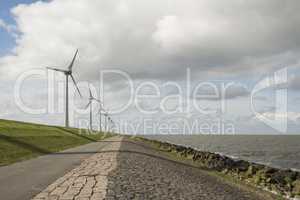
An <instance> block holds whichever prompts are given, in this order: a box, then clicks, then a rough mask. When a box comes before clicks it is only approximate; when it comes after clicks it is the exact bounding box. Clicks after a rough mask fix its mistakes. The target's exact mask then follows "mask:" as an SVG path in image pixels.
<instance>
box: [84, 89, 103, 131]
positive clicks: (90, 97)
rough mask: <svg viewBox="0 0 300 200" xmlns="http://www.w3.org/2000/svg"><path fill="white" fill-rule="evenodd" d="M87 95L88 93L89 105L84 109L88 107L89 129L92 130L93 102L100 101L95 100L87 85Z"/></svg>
mask: <svg viewBox="0 0 300 200" xmlns="http://www.w3.org/2000/svg"><path fill="white" fill-rule="evenodd" d="M89 93H90V96H89V103H88V104H87V105H86V107H85V108H88V107H90V129H91V130H93V107H92V105H93V101H96V102H99V103H100V104H101V102H100V100H98V99H96V98H95V97H94V96H93V94H92V91H91V88H90V85H89Z"/></svg>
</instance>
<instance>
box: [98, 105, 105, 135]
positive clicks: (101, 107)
mask: <svg viewBox="0 0 300 200" xmlns="http://www.w3.org/2000/svg"><path fill="white" fill-rule="evenodd" d="M99 107H100V108H99V111H98V114H99V132H100V133H101V132H102V110H103V111H104V109H103V107H104V106H103V105H102V102H101V101H99Z"/></svg>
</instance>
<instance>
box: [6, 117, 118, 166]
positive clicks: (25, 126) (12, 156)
mask: <svg viewBox="0 0 300 200" xmlns="http://www.w3.org/2000/svg"><path fill="white" fill-rule="evenodd" d="M82 132H85V133H82ZM87 133H88V132H87V131H86V130H81V131H80V130H79V129H75V128H63V127H55V126H46V125H39V124H30V123H24V122H16V121H8V120H0V166H3V165H8V164H11V163H14V162H18V161H22V160H27V159H30V158H33V157H37V156H40V155H44V154H48V153H53V152H58V151H61V150H65V149H68V148H71V147H75V146H79V145H83V144H88V143H90V142H95V141H98V140H101V139H104V138H106V137H110V136H111V135H112V134H103V133H101V134H100V133H98V134H87Z"/></svg>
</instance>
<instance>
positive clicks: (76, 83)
mask: <svg viewBox="0 0 300 200" xmlns="http://www.w3.org/2000/svg"><path fill="white" fill-rule="evenodd" d="M71 78H72V81H73V83H74V85H75V87H76V89H77V91H78V93H79V95H80V97H82V95H81V92H80V90H79V88H78V86H77V83H76V81H75V79H74V77H73V75H72V74H71Z"/></svg>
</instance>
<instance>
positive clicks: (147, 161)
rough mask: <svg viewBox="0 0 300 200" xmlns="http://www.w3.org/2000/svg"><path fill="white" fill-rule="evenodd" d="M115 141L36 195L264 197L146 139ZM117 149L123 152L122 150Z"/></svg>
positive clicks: (63, 198) (59, 199) (82, 199)
mask: <svg viewBox="0 0 300 200" xmlns="http://www.w3.org/2000/svg"><path fill="white" fill-rule="evenodd" d="M118 141H120V138H114V139H113V141H112V142H111V144H109V145H108V146H106V147H105V148H104V149H102V150H101V151H102V152H101V153H97V154H95V155H93V156H92V157H90V158H89V159H87V160H85V161H84V162H83V163H82V164H81V165H80V166H79V167H78V168H76V169H74V170H72V171H71V172H69V173H68V174H66V175H65V176H64V177H62V178H60V179H58V180H57V181H56V182H55V183H53V184H52V185H50V186H49V187H48V188H46V189H45V190H44V191H43V192H41V193H40V194H39V195H37V196H36V197H35V198H34V200H50V199H51V200H52V199H53V200H71V199H72V200H95V199H97V200H99V199H107V200H112V199H123V200H126V199H141V200H144V199H166V200H169V199H192V200H193V199H195V200H199V199H200V200H206V199H207V200H214V199H222V200H227V199H228V200H259V199H265V198H264V197H262V196H259V195H258V194H254V193H251V192H249V191H246V190H244V189H240V188H238V187H235V186H232V185H231V184H227V183H225V182H224V181H223V180H221V179H219V178H217V177H215V176H211V175H209V174H208V173H206V172H203V171H202V170H200V169H197V168H194V167H190V166H187V165H183V164H181V163H178V162H175V161H170V160H168V159H167V158H166V157H163V156H162V155H161V154H159V153H158V152H157V151H155V150H153V149H151V148H148V147H147V146H144V145H143V144H142V143H137V142H132V141H126V140H124V139H122V141H121V142H118ZM117 151H118V152H117Z"/></svg>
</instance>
